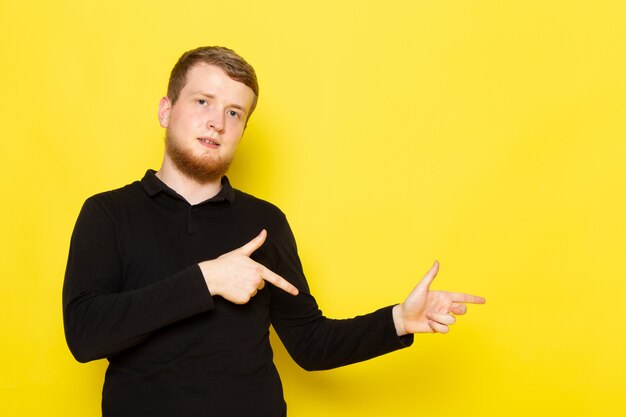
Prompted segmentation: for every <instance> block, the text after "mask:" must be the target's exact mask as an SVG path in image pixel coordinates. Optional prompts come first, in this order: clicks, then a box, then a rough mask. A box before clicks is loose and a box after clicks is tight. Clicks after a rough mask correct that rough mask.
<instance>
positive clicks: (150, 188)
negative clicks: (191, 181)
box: [141, 169, 235, 205]
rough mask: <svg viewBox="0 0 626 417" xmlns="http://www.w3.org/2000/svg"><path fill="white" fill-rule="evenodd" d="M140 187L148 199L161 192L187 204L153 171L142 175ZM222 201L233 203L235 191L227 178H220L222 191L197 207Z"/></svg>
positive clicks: (150, 170)
mask: <svg viewBox="0 0 626 417" xmlns="http://www.w3.org/2000/svg"><path fill="white" fill-rule="evenodd" d="M141 185H142V186H143V188H144V189H145V190H146V192H147V193H148V195H149V196H150V197H154V196H155V195H157V194H159V193H161V192H163V193H165V194H167V195H169V196H171V197H174V198H176V199H181V200H183V201H185V202H187V200H185V199H184V198H183V197H182V196H181V195H180V194H178V193H177V192H176V191H174V190H172V189H171V188H170V187H168V186H167V185H166V184H165V183H164V182H163V181H161V180H160V179H159V178H158V177H157V176H156V171H155V170H153V169H149V170H148V171H146V175H144V177H143V178H142V179H141ZM222 201H225V202H228V203H230V204H232V203H233V202H234V201H235V191H234V190H233V187H232V186H231V185H230V181H228V178H227V177H226V176H223V177H222V189H221V190H220V191H219V192H218V193H217V194H216V195H214V196H213V197H211V198H209V199H208V200H205V201H203V202H202V203H199V204H197V205H200V204H206V203H218V202H222Z"/></svg>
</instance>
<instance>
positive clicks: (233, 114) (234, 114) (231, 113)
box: [228, 110, 239, 117]
mask: <svg viewBox="0 0 626 417" xmlns="http://www.w3.org/2000/svg"><path fill="white" fill-rule="evenodd" d="M228 115H229V116H230V117H239V113H237V112H236V111H234V110H229V111H228Z"/></svg>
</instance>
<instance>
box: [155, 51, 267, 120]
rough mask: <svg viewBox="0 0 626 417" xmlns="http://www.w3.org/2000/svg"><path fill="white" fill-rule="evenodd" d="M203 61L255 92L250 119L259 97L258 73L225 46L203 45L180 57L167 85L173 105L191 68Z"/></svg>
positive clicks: (168, 94) (249, 113)
mask: <svg viewBox="0 0 626 417" xmlns="http://www.w3.org/2000/svg"><path fill="white" fill-rule="evenodd" d="M203 63H204V64H208V65H214V66H216V67H219V68H221V69H222V71H224V72H225V73H226V74H227V75H228V76H229V77H230V78H232V79H233V80H235V81H239V82H240V83H243V84H245V85H247V86H248V87H250V89H251V90H252V91H253V92H254V101H253V102H252V106H251V108H250V111H249V112H248V119H249V118H250V115H252V112H253V111H254V109H255V107H256V103H257V100H258V97H259V83H258V81H257V79H256V73H255V72H254V68H253V67H252V65H250V64H248V62H246V60H245V59H243V58H242V57H240V56H239V55H237V54H236V53H235V51H233V50H232V49H228V48H225V47H223V46H201V47H199V48H196V49H192V50H191V51H187V52H185V53H184V54H182V55H181V57H180V58H178V61H177V62H176V65H174V68H172V72H171V74H170V80H169V83H168V86H167V96H168V97H169V99H170V101H171V103H172V105H174V104H175V103H176V101H177V100H178V97H179V95H180V92H181V90H182V89H183V87H184V86H185V84H186V83H187V73H188V72H189V70H190V69H191V68H192V67H194V66H195V65H198V64H203Z"/></svg>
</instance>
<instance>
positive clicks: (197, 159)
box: [165, 129, 233, 183]
mask: <svg viewBox="0 0 626 417" xmlns="http://www.w3.org/2000/svg"><path fill="white" fill-rule="evenodd" d="M180 143H181V141H180V140H177V139H176V138H175V137H174V136H173V135H172V134H171V133H170V131H169V129H168V130H166V131H165V152H166V153H167V154H168V155H169V157H170V159H171V160H172V162H173V163H174V165H175V166H176V168H177V169H178V170H179V171H180V172H181V173H182V174H183V175H185V176H186V177H188V178H189V179H192V180H195V181H197V182H199V183H207V182H214V181H218V180H221V178H222V177H223V176H224V174H226V172H227V171H228V168H229V167H230V164H231V162H232V161H233V155H231V156H229V157H228V158H222V157H213V156H210V155H209V154H203V155H194V154H192V152H191V151H190V150H188V149H185V148H184V147H183V146H181V144H180Z"/></svg>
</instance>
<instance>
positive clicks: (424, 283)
mask: <svg viewBox="0 0 626 417" xmlns="http://www.w3.org/2000/svg"><path fill="white" fill-rule="evenodd" d="M437 272H439V261H435V263H434V264H433V266H431V267H430V269H429V270H428V272H427V273H426V275H424V278H422V280H421V281H420V282H419V284H417V288H416V289H420V290H423V291H427V290H428V289H429V288H430V284H432V282H433V280H434V279H435V277H436V276H437Z"/></svg>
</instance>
